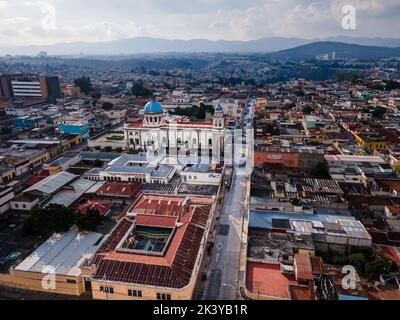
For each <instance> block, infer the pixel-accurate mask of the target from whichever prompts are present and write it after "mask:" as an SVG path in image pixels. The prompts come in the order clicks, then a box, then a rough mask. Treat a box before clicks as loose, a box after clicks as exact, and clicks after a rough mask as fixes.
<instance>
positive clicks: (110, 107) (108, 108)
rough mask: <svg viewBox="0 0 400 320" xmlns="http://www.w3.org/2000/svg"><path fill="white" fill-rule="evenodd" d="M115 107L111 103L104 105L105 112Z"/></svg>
mask: <svg viewBox="0 0 400 320" xmlns="http://www.w3.org/2000/svg"><path fill="white" fill-rule="evenodd" d="M113 107H114V104H113V103H111V102H108V101H106V102H104V103H103V105H102V108H103V110H111V109H112V108H113Z"/></svg>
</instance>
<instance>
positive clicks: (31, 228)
mask: <svg viewBox="0 0 400 320" xmlns="http://www.w3.org/2000/svg"><path fill="white" fill-rule="evenodd" d="M73 224H74V213H73V212H72V211H71V210H70V209H68V208H66V207H64V206H62V205H55V204H52V205H50V206H48V207H47V208H35V209H33V210H32V213H31V215H30V216H29V218H28V219H27V220H26V221H25V223H24V225H23V228H22V233H23V235H25V236H27V235H41V236H47V237H48V236H50V235H51V234H53V233H55V232H57V233H60V232H65V231H68V230H69V228H71V226H72V225H73Z"/></svg>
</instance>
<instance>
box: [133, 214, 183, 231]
mask: <svg viewBox="0 0 400 320" xmlns="http://www.w3.org/2000/svg"><path fill="white" fill-rule="evenodd" d="M177 220H178V219H177V218H176V217H163V216H151V215H143V214H138V215H137V216H136V217H135V222H136V224H137V225H142V226H148V227H160V228H173V227H175V225H176V222H177Z"/></svg>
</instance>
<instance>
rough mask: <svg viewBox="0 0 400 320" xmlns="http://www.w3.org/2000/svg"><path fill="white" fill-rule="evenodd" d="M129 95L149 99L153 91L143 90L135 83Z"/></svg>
mask: <svg viewBox="0 0 400 320" xmlns="http://www.w3.org/2000/svg"><path fill="white" fill-rule="evenodd" d="M131 93H132V94H133V95H134V96H136V97H146V98H149V97H151V96H152V95H153V91H152V90H150V89H148V88H145V87H144V86H143V85H141V84H139V83H136V84H134V85H133V86H132V89H131Z"/></svg>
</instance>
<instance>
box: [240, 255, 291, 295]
mask: <svg viewBox="0 0 400 320" xmlns="http://www.w3.org/2000/svg"><path fill="white" fill-rule="evenodd" d="M293 280H294V278H293V277H289V276H287V275H284V274H282V272H281V268H280V265H279V264H277V263H261V262H251V261H249V262H248V263H247V276H246V285H247V289H248V290H249V291H250V292H252V293H253V294H260V295H266V296H270V297H274V298H281V299H289V284H290V281H293Z"/></svg>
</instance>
